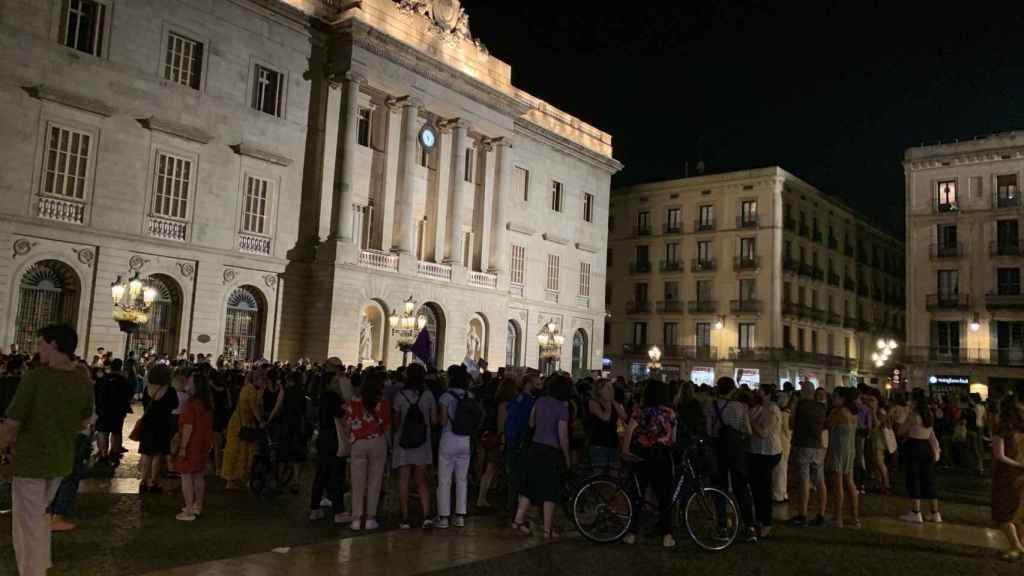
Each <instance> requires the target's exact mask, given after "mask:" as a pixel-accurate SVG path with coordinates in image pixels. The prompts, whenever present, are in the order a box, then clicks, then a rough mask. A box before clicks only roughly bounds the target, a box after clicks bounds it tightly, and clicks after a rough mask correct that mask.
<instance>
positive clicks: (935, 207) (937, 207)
mask: <svg viewBox="0 0 1024 576" xmlns="http://www.w3.org/2000/svg"><path fill="white" fill-rule="evenodd" d="M959 211H960V204H958V203H956V202H932V212H938V213H939V214H947V213H950V212H959Z"/></svg>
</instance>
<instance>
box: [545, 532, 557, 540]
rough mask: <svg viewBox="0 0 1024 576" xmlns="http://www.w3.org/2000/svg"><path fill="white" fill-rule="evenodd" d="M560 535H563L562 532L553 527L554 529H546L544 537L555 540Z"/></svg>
mask: <svg viewBox="0 0 1024 576" xmlns="http://www.w3.org/2000/svg"><path fill="white" fill-rule="evenodd" d="M560 536H561V534H559V533H558V532H557V531H555V530H554V529H552V530H545V531H544V539H545V540H555V539H556V538H558V537H560Z"/></svg>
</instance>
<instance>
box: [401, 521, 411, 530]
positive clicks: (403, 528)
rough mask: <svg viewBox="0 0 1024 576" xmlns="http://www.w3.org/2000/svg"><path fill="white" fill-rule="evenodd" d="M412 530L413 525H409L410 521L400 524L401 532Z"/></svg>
mask: <svg viewBox="0 0 1024 576" xmlns="http://www.w3.org/2000/svg"><path fill="white" fill-rule="evenodd" d="M411 528H412V525H411V524H409V521H408V520H402V521H401V522H399V523H398V529H399V530H409V529H411Z"/></svg>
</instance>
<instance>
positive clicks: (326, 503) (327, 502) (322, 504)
mask: <svg viewBox="0 0 1024 576" xmlns="http://www.w3.org/2000/svg"><path fill="white" fill-rule="evenodd" d="M331 506H334V502H331V501H330V500H328V499H327V498H321V499H320V507H321V508H330V507H331Z"/></svg>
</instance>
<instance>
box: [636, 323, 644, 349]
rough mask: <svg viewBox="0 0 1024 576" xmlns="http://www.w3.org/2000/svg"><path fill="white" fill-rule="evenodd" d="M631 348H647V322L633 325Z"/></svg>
mask: <svg viewBox="0 0 1024 576" xmlns="http://www.w3.org/2000/svg"><path fill="white" fill-rule="evenodd" d="M633 346H634V347H644V346H647V322H634V323H633Z"/></svg>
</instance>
